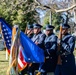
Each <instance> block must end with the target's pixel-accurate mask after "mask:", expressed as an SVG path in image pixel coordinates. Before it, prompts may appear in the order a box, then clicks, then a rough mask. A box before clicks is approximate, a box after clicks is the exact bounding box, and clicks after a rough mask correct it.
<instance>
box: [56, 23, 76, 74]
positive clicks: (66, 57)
mask: <svg viewBox="0 0 76 75" xmlns="http://www.w3.org/2000/svg"><path fill="white" fill-rule="evenodd" d="M69 28H70V26H69V25H68V24H66V23H65V24H62V41H61V50H60V51H59V52H57V53H58V54H59V55H60V57H61V61H62V62H61V63H62V64H60V65H59V64H58V65H57V67H56V70H55V75H76V73H75V58H74V55H73V51H74V46H75V38H74V37H73V36H72V35H71V34H69V33H68V29H69Z"/></svg>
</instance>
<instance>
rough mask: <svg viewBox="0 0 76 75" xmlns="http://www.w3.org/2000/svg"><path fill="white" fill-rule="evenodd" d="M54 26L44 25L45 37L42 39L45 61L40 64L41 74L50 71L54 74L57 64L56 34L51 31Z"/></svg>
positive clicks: (45, 74) (44, 74)
mask: <svg viewBox="0 0 76 75" xmlns="http://www.w3.org/2000/svg"><path fill="white" fill-rule="evenodd" d="M53 29H54V26H52V25H47V26H46V38H45V41H44V44H45V51H44V54H45V63H44V64H43V66H42V69H41V70H42V75H47V73H48V72H50V74H51V75H54V73H53V72H54V71H55V68H56V64H57V55H56V52H57V36H56V35H55V34H54V33H53Z"/></svg>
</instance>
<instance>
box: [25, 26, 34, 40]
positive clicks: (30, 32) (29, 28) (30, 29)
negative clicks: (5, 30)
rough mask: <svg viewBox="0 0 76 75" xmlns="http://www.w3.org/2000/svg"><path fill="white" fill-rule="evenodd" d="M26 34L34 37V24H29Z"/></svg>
mask: <svg viewBox="0 0 76 75" xmlns="http://www.w3.org/2000/svg"><path fill="white" fill-rule="evenodd" d="M26 35H27V36H28V37H29V38H30V39H31V38H32V37H33V25H27V30H26Z"/></svg>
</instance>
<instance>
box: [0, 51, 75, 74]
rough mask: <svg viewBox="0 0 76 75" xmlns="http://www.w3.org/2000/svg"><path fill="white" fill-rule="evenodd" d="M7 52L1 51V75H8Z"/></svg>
mask: <svg viewBox="0 0 76 75" xmlns="http://www.w3.org/2000/svg"><path fill="white" fill-rule="evenodd" d="M5 53H6V52H5V51H0V75H6V71H7V69H8V65H9V63H8V61H7V60H6V57H5ZM74 54H75V56H76V50H75V51H74Z"/></svg>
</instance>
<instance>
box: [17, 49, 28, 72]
mask: <svg viewBox="0 0 76 75" xmlns="http://www.w3.org/2000/svg"><path fill="white" fill-rule="evenodd" d="M19 59H20V60H21V62H22V64H23V65H24V66H23V67H21V66H20V64H18V67H19V70H20V71H21V70H23V69H24V68H25V67H26V66H27V64H28V63H27V62H26V61H25V60H24V57H23V55H22V50H21V49H20V51H19Z"/></svg>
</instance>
